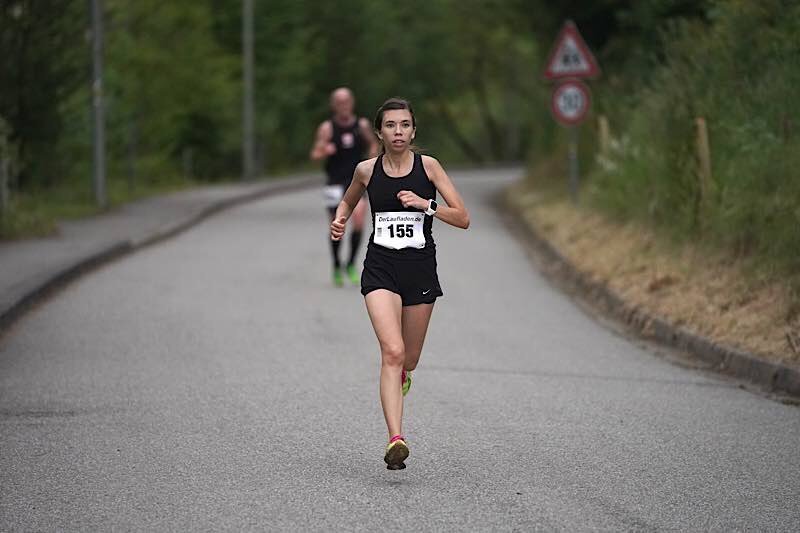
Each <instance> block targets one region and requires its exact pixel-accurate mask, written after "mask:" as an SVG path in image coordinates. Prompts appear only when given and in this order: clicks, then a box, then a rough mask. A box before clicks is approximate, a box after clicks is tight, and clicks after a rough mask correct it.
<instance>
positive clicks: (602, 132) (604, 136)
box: [597, 115, 611, 157]
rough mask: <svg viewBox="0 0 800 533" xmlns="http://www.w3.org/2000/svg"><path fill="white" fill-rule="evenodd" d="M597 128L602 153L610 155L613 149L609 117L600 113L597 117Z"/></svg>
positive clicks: (606, 155) (605, 155) (604, 155)
mask: <svg viewBox="0 0 800 533" xmlns="http://www.w3.org/2000/svg"><path fill="white" fill-rule="evenodd" d="M597 130H598V137H599V144H600V155H601V156H603V157H608V152H609V150H610V149H611V130H610V129H609V128H608V117H606V116H605V115H600V116H599V117H597Z"/></svg>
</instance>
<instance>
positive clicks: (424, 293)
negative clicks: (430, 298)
mask: <svg viewBox="0 0 800 533" xmlns="http://www.w3.org/2000/svg"><path fill="white" fill-rule="evenodd" d="M429 292H431V290H430V289H428V290H427V291H422V295H423V296H425V295H426V294H428V293H429Z"/></svg>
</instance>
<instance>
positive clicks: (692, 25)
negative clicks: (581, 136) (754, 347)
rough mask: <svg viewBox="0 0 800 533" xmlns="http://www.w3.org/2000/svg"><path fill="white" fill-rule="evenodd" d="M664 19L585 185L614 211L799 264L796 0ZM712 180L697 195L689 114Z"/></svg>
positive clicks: (734, 0) (738, 2)
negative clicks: (601, 161) (666, 24)
mask: <svg viewBox="0 0 800 533" xmlns="http://www.w3.org/2000/svg"><path fill="white" fill-rule="evenodd" d="M709 21H710V22H709V23H708V24H705V23H702V22H697V21H694V22H686V21H683V22H679V23H676V24H673V25H672V26H671V27H670V28H668V29H667V30H665V32H664V39H665V57H666V60H665V62H664V63H663V64H662V65H661V66H659V67H657V69H656V71H655V72H654V74H653V76H652V77H651V78H650V79H649V80H648V81H647V82H646V83H645V84H644V85H643V86H642V87H641V88H640V89H639V90H638V91H637V94H636V97H635V98H634V99H633V102H632V103H631V105H630V109H629V111H628V113H627V116H626V117H625V118H624V119H623V121H622V122H623V123H624V124H626V126H625V127H624V128H623V130H624V133H623V134H621V135H620V136H619V138H618V139H616V140H615V149H614V151H613V153H612V154H611V164H609V165H605V166H604V167H601V168H598V170H597V171H596V172H595V174H594V176H593V182H592V185H591V190H590V195H591V197H592V199H593V201H594V202H596V203H597V204H599V205H601V206H603V207H605V208H606V209H608V210H609V211H610V212H612V213H615V214H617V215H619V216H622V217H633V218H639V219H643V220H647V221H649V222H652V223H653V224H655V225H656V226H659V227H663V228H668V229H669V230H670V231H671V232H673V233H674V234H675V235H677V236H679V237H681V238H704V239H708V240H710V241H713V242H716V243H719V244H721V245H723V246H725V247H728V248H730V249H731V250H733V251H735V252H736V253H737V254H738V255H740V256H742V257H759V258H761V259H765V260H766V264H768V265H769V266H777V265H780V266H781V267H782V268H783V267H789V268H791V269H794V271H797V270H800V170H799V169H800V130H798V128H800V103H799V102H798V99H797V88H798V87H799V86H800V63H799V62H798V61H797V58H798V57H800V4H798V3H797V2H793V1H789V0H767V1H762V2H755V1H748V0H727V1H719V2H716V3H715V4H713V6H712V8H711V9H710V11H709ZM696 117H704V118H705V119H706V121H707V124H708V129H709V138H710V145H711V156H712V174H713V184H712V185H713V186H712V191H711V195H710V198H707V199H706V202H705V203H704V204H703V205H702V206H701V202H700V186H699V180H698V179H697V162H696V155H695V154H696V151H695V144H694V139H695V137H694V135H695V133H694V129H693V128H694V119H695V118H696Z"/></svg>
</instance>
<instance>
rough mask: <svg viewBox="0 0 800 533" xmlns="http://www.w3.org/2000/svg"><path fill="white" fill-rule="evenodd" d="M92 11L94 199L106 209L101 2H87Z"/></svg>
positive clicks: (97, 0)
mask: <svg viewBox="0 0 800 533" xmlns="http://www.w3.org/2000/svg"><path fill="white" fill-rule="evenodd" d="M89 3H90V9H91V11H92V114H93V115H94V129H93V132H92V135H93V140H92V141H93V142H92V144H93V147H94V165H93V170H94V172H93V182H94V197H95V201H96V202H97V205H98V207H100V208H104V207H106V203H107V202H106V131H105V109H104V105H105V104H104V102H103V0H89Z"/></svg>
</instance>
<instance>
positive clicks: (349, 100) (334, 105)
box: [331, 87, 356, 120]
mask: <svg viewBox="0 0 800 533" xmlns="http://www.w3.org/2000/svg"><path fill="white" fill-rule="evenodd" d="M355 103H356V99H355V97H353V91H351V90H350V89H348V88H347V87H339V88H338V89H336V90H334V91H333V92H332V93H331V110H332V111H333V113H334V114H335V115H336V117H337V118H339V119H341V120H349V119H351V118H352V116H353V109H354V108H355Z"/></svg>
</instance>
